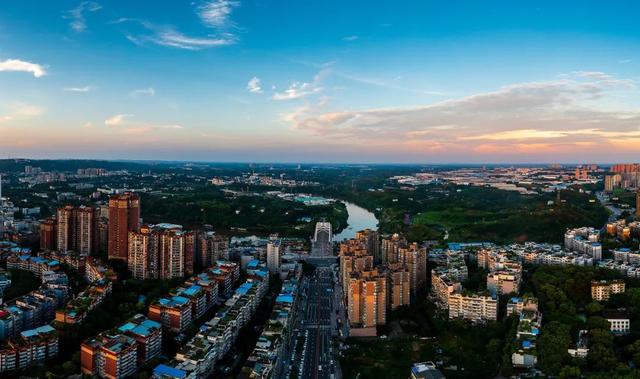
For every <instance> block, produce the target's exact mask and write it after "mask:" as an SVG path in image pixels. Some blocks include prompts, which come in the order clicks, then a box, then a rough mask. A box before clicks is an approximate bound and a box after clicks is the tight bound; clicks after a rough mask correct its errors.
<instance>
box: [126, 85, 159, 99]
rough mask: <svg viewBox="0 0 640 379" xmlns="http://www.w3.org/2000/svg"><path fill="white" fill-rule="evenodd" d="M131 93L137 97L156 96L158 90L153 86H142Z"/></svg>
mask: <svg viewBox="0 0 640 379" xmlns="http://www.w3.org/2000/svg"><path fill="white" fill-rule="evenodd" d="M130 95H131V96H133V97H137V96H155V95H156V90H155V89H154V88H153V87H149V88H140V89H135V90H133V91H131V93H130Z"/></svg>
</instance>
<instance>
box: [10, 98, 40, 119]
mask: <svg viewBox="0 0 640 379" xmlns="http://www.w3.org/2000/svg"><path fill="white" fill-rule="evenodd" d="M4 109H5V114H4V115H2V114H0V122H6V121H13V120H24V119H30V118H34V117H37V116H40V115H41V114H43V113H44V108H42V107H39V106H37V105H32V104H28V103H23V102H12V103H9V104H8V105H6V106H5V107H4Z"/></svg>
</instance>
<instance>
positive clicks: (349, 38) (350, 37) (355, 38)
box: [342, 36, 360, 41]
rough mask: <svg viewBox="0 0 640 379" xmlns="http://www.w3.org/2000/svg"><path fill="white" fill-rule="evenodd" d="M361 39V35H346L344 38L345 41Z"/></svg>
mask: <svg viewBox="0 0 640 379" xmlns="http://www.w3.org/2000/svg"><path fill="white" fill-rule="evenodd" d="M359 39H360V37H358V36H346V37H344V38H342V40H343V41H356V40H359Z"/></svg>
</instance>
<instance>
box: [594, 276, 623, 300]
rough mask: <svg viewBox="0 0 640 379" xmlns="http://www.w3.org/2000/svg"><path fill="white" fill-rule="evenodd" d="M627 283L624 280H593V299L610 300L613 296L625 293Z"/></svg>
mask: <svg viewBox="0 0 640 379" xmlns="http://www.w3.org/2000/svg"><path fill="white" fill-rule="evenodd" d="M624 291H625V283H624V280H622V279H615V280H592V281H591V298H592V299H593V300H595V301H605V300H609V297H610V296H611V295H612V294H616V293H624Z"/></svg>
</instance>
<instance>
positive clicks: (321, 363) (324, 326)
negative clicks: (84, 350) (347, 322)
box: [292, 266, 341, 379]
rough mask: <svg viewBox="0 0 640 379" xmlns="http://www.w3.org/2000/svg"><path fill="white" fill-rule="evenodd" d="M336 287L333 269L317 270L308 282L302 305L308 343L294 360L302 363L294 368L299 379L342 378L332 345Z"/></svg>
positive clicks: (301, 325)
mask: <svg viewBox="0 0 640 379" xmlns="http://www.w3.org/2000/svg"><path fill="white" fill-rule="evenodd" d="M334 286H335V276H334V270H333V268H332V266H319V267H316V270H315V272H314V274H313V275H312V276H310V277H308V278H305V279H304V282H303V285H302V288H303V291H304V293H303V301H301V302H299V303H298V306H299V308H298V320H299V323H298V330H299V336H300V337H301V338H302V339H303V341H304V342H303V345H302V349H300V351H299V352H297V355H298V356H297V357H294V360H293V361H294V362H298V363H297V364H294V367H292V370H295V371H297V374H298V375H297V377H298V378H305V379H307V378H309V379H333V378H340V377H341V375H340V372H339V366H338V363H337V362H336V359H335V356H334V348H333V345H332V340H333V334H334V333H335V331H336V329H335V328H336V323H335V308H334Z"/></svg>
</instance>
